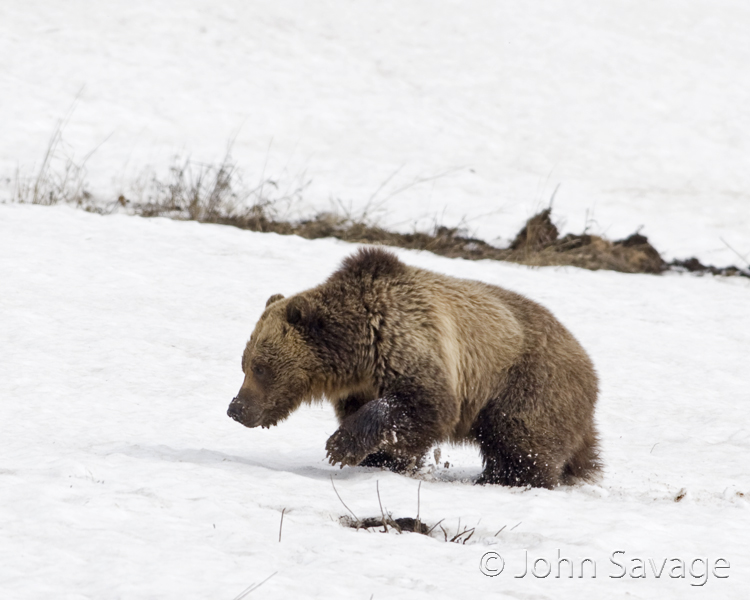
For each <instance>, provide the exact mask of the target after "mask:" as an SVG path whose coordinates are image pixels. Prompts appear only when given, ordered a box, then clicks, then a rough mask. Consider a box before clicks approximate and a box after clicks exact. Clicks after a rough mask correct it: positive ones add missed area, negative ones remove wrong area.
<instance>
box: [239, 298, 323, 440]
mask: <svg viewBox="0 0 750 600" xmlns="http://www.w3.org/2000/svg"><path fill="white" fill-rule="evenodd" d="M315 315H316V311H315V310H314V307H313V305H312V303H311V302H310V300H309V299H308V298H306V297H305V296H304V295H298V296H293V297H292V298H288V299H285V298H284V296H282V295H281V294H274V295H273V296H271V297H270V298H269V299H268V302H266V309H265V311H264V312H263V315H262V316H261V318H260V320H259V321H258V323H257V325H256V326H255V330H254V331H253V333H252V335H251V336H250V340H249V341H248V342H247V345H246V347H245V351H244V353H243V355H242V372H243V373H244V376H245V379H244V381H243V383H242V387H241V388H240V391H239V393H238V394H237V396H236V397H235V398H234V399H233V400H232V402H231V403H230V404H229V409H228V410H227V414H228V415H229V416H230V417H231V418H232V419H234V420H235V421H238V422H239V423H241V424H242V425H245V426H246V427H258V426H261V427H271V426H273V425H276V423H277V422H279V421H281V420H283V419H285V418H286V417H288V416H289V415H290V414H291V413H292V412H293V411H294V410H295V409H297V408H298V407H299V406H300V404H302V403H303V402H305V401H310V400H312V399H313V397H315V396H317V395H319V393H320V392H319V391H318V389H317V388H318V387H319V386H318V385H316V382H315V379H314V377H315V374H316V373H320V372H321V368H320V361H319V359H318V357H317V356H316V353H315V351H314V349H313V347H312V346H311V344H310V343H309V342H308V341H307V340H306V339H305V338H306V333H307V332H309V331H310V330H311V329H313V328H314V326H315V323H314V320H315Z"/></svg>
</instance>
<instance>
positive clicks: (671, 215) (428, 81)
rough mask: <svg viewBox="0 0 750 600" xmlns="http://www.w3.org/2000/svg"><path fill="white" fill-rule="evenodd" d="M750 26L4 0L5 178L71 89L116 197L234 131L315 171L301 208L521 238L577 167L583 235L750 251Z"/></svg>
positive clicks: (570, 198)
mask: <svg viewBox="0 0 750 600" xmlns="http://www.w3.org/2000/svg"><path fill="white" fill-rule="evenodd" d="M749 25H750V4H748V3H747V2H746V1H744V0H723V1H722V2H720V3H718V4H717V3H716V2H714V1H708V0H693V1H691V2H689V3H675V2H670V1H668V0H657V1H655V2H654V1H645V0H636V1H631V2H608V3H606V4H602V5H593V4H592V3H591V2H585V1H584V0H566V1H561V0H555V1H551V2H546V3H544V5H543V6H540V5H538V4H536V3H517V2H516V3H512V2H490V1H488V0H484V1H480V0H477V1H470V2H441V3H435V2H430V1H429V0H413V1H412V2H408V3H404V2H397V1H395V0H384V1H379V2H374V1H363V2H357V3H352V2H346V1H344V0H328V1H325V2H316V3H309V2H302V1H300V0H283V1H281V2H279V1H273V2H271V1H269V0H263V1H260V0H258V1H254V2H239V1H237V0H229V1H226V2H222V3H215V2H208V1H206V0H182V1H180V2H177V1H175V0H164V1H162V2H156V3H154V2H147V1H146V0H112V1H110V2H107V3H106V4H99V5H96V4H92V3H91V2H86V1H83V0H73V1H70V2H65V3H60V2H50V1H49V0H24V1H23V2H20V1H17V0H16V1H6V2H4V3H3V4H2V6H0V81H1V82H2V89H3V93H2V94H0V115H2V123H3V124H2V136H0V138H2V139H1V141H0V176H1V177H4V178H5V182H4V186H3V188H4V189H3V190H0V193H2V194H3V195H4V196H6V197H7V196H8V195H10V194H11V193H12V188H13V178H14V173H15V172H16V169H17V168H18V169H19V172H20V173H21V174H22V175H29V174H31V173H33V172H34V170H35V168H38V167H39V164H40V163H41V161H42V157H43V155H44V153H45V150H46V148H47V144H48V140H49V137H50V135H51V134H52V131H53V130H54V128H55V124H56V123H57V121H58V120H60V119H61V118H63V116H64V115H65V114H67V113H68V110H69V109H70V108H71V106H74V108H73V111H72V114H71V116H70V119H69V121H68V123H67V125H66V127H65V129H64V132H63V135H64V140H65V142H66V144H65V147H64V154H66V155H67V156H71V157H73V158H74V159H75V160H77V161H78V162H80V161H82V160H83V158H84V157H85V156H86V155H88V154H89V153H90V152H92V151H94V152H93V154H92V155H91V157H90V158H89V159H88V162H87V163H86V166H87V169H88V174H89V175H88V178H89V181H90V183H91V189H92V190H93V191H94V192H95V193H97V194H99V195H100V196H102V197H106V198H108V199H109V200H110V201H111V200H113V199H114V198H116V197H117V195H118V194H120V193H124V194H125V195H126V196H127V197H134V196H137V195H138V192H137V187H138V183H139V182H143V180H144V178H146V179H147V178H148V173H149V172H151V171H152V170H153V171H156V172H157V173H159V174H161V175H162V176H164V173H165V172H166V170H167V167H168V165H169V164H171V161H172V159H173V156H174V155H175V154H180V155H183V156H184V155H189V156H191V157H192V158H193V159H194V160H196V161H202V162H208V163H217V162H218V161H220V160H221V159H222V157H223V156H224V153H225V151H226V147H227V145H228V144H229V142H230V140H232V139H234V143H233V148H232V154H233V156H234V157H235V158H236V159H237V160H238V161H239V163H240V166H241V167H242V168H243V170H244V171H245V173H246V174H247V177H248V178H249V179H250V180H252V181H255V180H260V179H261V178H262V177H263V176H264V175H265V176H271V177H273V178H275V179H276V180H278V181H279V182H280V183H281V185H282V186H283V187H284V186H289V187H292V188H294V187H295V186H296V185H298V184H299V183H301V182H304V181H307V180H309V179H311V180H312V184H311V185H310V186H309V187H308V188H306V190H305V193H304V199H303V202H302V203H301V204H300V205H299V206H297V207H296V208H295V211H296V212H295V214H310V213H311V212H314V211H318V210H325V209H330V208H331V206H332V204H333V205H338V202H339V201H340V202H341V204H343V206H344V207H347V208H348V209H350V210H352V211H353V212H354V213H358V212H359V211H362V210H364V208H365V207H367V206H368V205H369V208H370V209H371V210H372V209H375V216H377V217H378V218H380V220H381V222H382V223H383V224H385V225H388V226H390V227H396V228H399V229H402V230H410V229H412V228H414V227H417V228H429V227H431V226H432V225H433V224H435V223H438V224H443V225H446V226H456V225H464V226H466V228H467V229H468V230H469V232H470V233H472V234H475V235H478V236H480V237H482V238H484V239H487V240H489V241H496V242H499V243H502V242H507V240H508V239H509V238H510V237H512V236H513V235H514V234H515V233H516V232H517V231H518V230H519V229H520V227H521V225H522V223H523V222H524V220H525V219H526V218H528V217H529V216H530V215H531V214H533V213H534V212H536V211H537V210H538V209H540V208H541V207H544V206H546V205H547V204H548V203H549V201H550V198H551V196H552V195H553V192H554V190H555V189H556V188H557V185H558V184H560V187H559V189H558V192H557V194H556V195H555V199H554V209H555V214H556V218H557V219H558V221H559V223H560V225H561V227H562V229H563V231H564V232H565V231H573V232H576V233H580V232H581V231H582V230H583V229H584V227H587V228H588V229H589V231H591V232H594V233H605V234H606V235H607V236H608V237H609V238H611V239H617V238H620V237H624V236H626V235H629V234H631V233H632V232H633V231H635V230H636V229H637V228H639V227H641V226H643V230H642V232H643V233H644V234H646V235H648V236H649V237H650V239H651V240H652V242H653V243H654V244H655V245H656V247H657V248H658V249H659V250H660V251H662V252H663V253H664V254H665V255H666V256H667V257H670V258H672V257H676V258H687V257H690V256H693V255H697V256H698V258H700V259H701V260H702V261H704V262H707V263H712V264H717V265H725V264H730V263H741V262H742V261H741V260H740V259H739V257H737V256H736V254H735V253H734V252H733V251H732V250H730V249H729V247H728V246H727V244H728V245H729V246H731V247H733V248H735V249H736V251H737V252H739V253H740V254H741V255H743V256H745V257H746V258H747V257H748V256H750V245H748V244H749V243H750V242H748V239H749V238H750V236H748V231H750V210H748V206H749V205H750V193H749V192H748V190H749V189H750V169H748V168H747V156H748V155H749V154H750V115H749V114H748V111H747V109H746V107H747V106H748V105H750V78H748V76H747V65H748V64H750V44H748V43H747V29H748V26H749ZM76 98H77V100H76ZM61 154H62V153H61ZM419 182H421V183H419ZM383 184H385V185H384V187H383V188H382V189H381V190H380V191H378V190H379V189H380V188H381V185H383ZM404 188H406V189H404ZM373 196H374V197H373Z"/></svg>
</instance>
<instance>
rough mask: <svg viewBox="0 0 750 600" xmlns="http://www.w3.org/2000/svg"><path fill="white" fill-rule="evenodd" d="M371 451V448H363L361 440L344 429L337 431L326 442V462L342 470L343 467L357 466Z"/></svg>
mask: <svg viewBox="0 0 750 600" xmlns="http://www.w3.org/2000/svg"><path fill="white" fill-rule="evenodd" d="M371 451H372V449H371V448H364V447H363V445H362V444H361V440H359V439H357V437H355V436H354V435H352V434H351V433H350V432H348V431H347V430H345V429H338V430H337V431H336V433H334V434H333V435H332V436H331V437H329V438H328V441H327V442H326V456H327V457H328V462H329V463H331V464H332V465H335V464H338V465H339V468H342V469H343V468H344V466H349V467H354V466H357V465H358V464H359V463H361V462H362V461H363V460H364V458H365V457H366V456H367V455H368V454H370V452H371Z"/></svg>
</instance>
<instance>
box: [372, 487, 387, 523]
mask: <svg viewBox="0 0 750 600" xmlns="http://www.w3.org/2000/svg"><path fill="white" fill-rule="evenodd" d="M375 490H376V491H377V492H378V504H380V516H381V517H383V530H384V531H383V533H388V524H387V523H386V521H385V513H384V512H383V503H382V502H381V501H380V482H379V481H377V480H376V481H375Z"/></svg>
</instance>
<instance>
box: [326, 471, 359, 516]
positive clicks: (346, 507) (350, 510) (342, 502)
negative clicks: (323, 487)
mask: <svg viewBox="0 0 750 600" xmlns="http://www.w3.org/2000/svg"><path fill="white" fill-rule="evenodd" d="M331 485H332V486H333V491H334V492H336V495H337V496H338V498H339V501H340V502H341V504H343V505H344V508H345V509H346V510H348V511H349V513H350V514H351V515H352V516H353V517H354V520H355V521H357V522H359V519H358V518H357V515H355V514H354V513H353V512H352V509H351V508H349V507H348V506H347V505H346V502H344V501H343V500H342V499H341V496H340V495H339V491H338V490H337V489H336V486H335V485H334V483H333V475H331Z"/></svg>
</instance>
